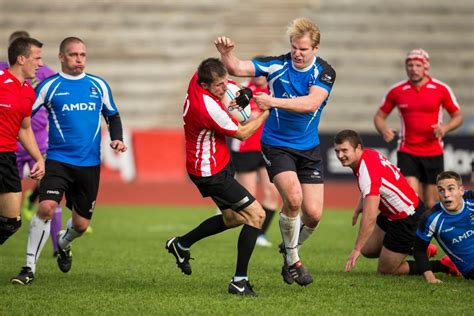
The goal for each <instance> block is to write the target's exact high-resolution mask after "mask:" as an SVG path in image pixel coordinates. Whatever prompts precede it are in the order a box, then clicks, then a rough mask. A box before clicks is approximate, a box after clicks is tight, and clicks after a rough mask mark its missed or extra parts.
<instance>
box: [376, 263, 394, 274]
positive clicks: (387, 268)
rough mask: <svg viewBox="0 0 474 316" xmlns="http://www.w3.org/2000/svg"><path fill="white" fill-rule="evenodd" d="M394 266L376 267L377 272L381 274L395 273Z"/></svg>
mask: <svg viewBox="0 0 474 316" xmlns="http://www.w3.org/2000/svg"><path fill="white" fill-rule="evenodd" d="M395 270H396V267H392V266H389V265H381V264H379V266H378V267H377V272H378V273H380V274H383V275H391V274H395Z"/></svg>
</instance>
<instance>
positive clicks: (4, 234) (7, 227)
mask: <svg viewBox="0 0 474 316" xmlns="http://www.w3.org/2000/svg"><path fill="white" fill-rule="evenodd" d="M20 227H21V218H8V217H3V216H0V245H3V243H4V242H5V241H6V240H7V239H8V238H10V236H12V235H13V234H14V233H16V232H17V231H18V229H20Z"/></svg>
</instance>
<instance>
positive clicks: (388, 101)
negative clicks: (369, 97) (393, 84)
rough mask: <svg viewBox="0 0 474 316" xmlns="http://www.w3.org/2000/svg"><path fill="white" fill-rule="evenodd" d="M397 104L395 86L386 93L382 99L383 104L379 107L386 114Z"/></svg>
mask: <svg viewBox="0 0 474 316" xmlns="http://www.w3.org/2000/svg"><path fill="white" fill-rule="evenodd" d="M395 105H396V104H395V88H392V89H390V91H388V92H387V94H386V95H385V97H384V99H383V100H382V105H380V108H379V109H380V110H381V111H382V112H384V113H385V114H389V113H390V112H392V110H393V108H394V107H395Z"/></svg>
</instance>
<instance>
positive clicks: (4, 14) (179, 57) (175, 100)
mask: <svg viewBox="0 0 474 316" xmlns="http://www.w3.org/2000/svg"><path fill="white" fill-rule="evenodd" d="M0 8H1V9H0V47H6V42H7V39H8V36H9V34H10V33H11V32H12V31H14V30H18V29H25V30H28V31H30V33H31V34H32V36H34V37H37V38H38V39H40V40H42V41H43V42H44V43H45V46H44V55H45V58H44V60H45V62H46V63H47V64H48V65H51V66H52V67H53V68H54V67H55V66H56V67H58V62H57V57H56V56H57V47H58V43H59V42H60V41H61V40H62V39H63V38H64V37H66V36H71V35H74V36H79V37H81V38H83V39H84V40H85V41H86V43H87V44H88V49H89V51H88V54H89V66H88V71H90V72H91V73H94V74H97V75H101V76H104V77H106V78H107V79H108V81H109V83H110V85H111V87H112V89H113V91H114V95H115V98H116V102H117V104H118V105H119V106H120V108H121V113H122V116H123V119H124V121H125V123H126V124H127V126H129V127H132V128H133V127H139V128H148V127H150V128H153V127H157V126H159V127H178V126H180V125H181V109H182V102H183V100H184V93H185V90H186V84H187V82H188V80H189V77H190V75H191V73H192V72H193V71H194V68H195V66H196V65H197V64H198V63H199V61H200V60H201V59H203V58H204V57H208V56H217V53H216V51H215V49H214V46H213V44H212V42H213V40H214V38H215V37H216V36H218V35H224V34H225V35H228V36H230V37H231V38H233V39H234V40H235V42H236V43H237V45H238V46H237V54H238V55H239V57H243V58H250V57H252V56H254V55H255V54H268V55H273V54H280V53H283V52H285V51H286V50H287V49H288V41H287V38H286V36H284V32H285V30H286V25H287V23H288V22H289V21H290V20H291V19H293V18H295V17H298V16H307V17H309V18H312V19H314V20H315V21H316V22H317V23H318V24H319V25H320V27H321V29H322V39H321V40H322V42H321V43H322V45H321V51H320V53H321V55H322V56H323V57H324V58H325V59H326V60H328V61H329V62H330V63H331V64H332V65H333V66H334V68H335V69H336V70H337V81H336V85H335V88H334V90H333V96H332V100H331V102H330V105H329V106H328V107H327V108H326V110H325V113H324V118H323V120H322V124H321V126H320V127H321V130H323V131H335V130H338V129H340V128H342V127H348V126H350V127H351V128H354V129H357V130H359V131H368V132H371V131H374V127H373V124H372V116H373V114H374V113H375V111H376V109H377V107H378V105H379V103H380V101H381V99H382V97H383V96H384V94H385V92H386V91H387V90H388V88H389V87H390V86H391V85H392V84H393V83H395V82H397V81H400V80H402V79H404V78H405V74H404V69H403V59H404V56H405V54H406V52H407V51H408V50H409V49H411V48H414V47H423V48H424V49H426V50H427V51H428V52H429V53H430V55H431V64H432V75H433V76H434V77H439V79H441V80H443V81H445V82H446V83H448V84H449V85H450V86H451V87H452V88H453V90H454V92H455V94H456V95H457V96H458V101H459V102H460V104H461V105H462V107H463V111H464V112H465V113H466V114H467V115H469V114H472V113H474V88H473V87H474V69H473V68H474V35H473V29H474V20H473V18H472V17H473V15H474V2H473V1H470V0H452V1H448V2H446V1H441V0H418V1H411V0H400V1H396V2H380V1H377V0H357V1H356V0H332V1H304V0H295V1H291V5H288V3H286V2H279V1H271V0H254V1H249V0H242V1H237V0H227V1H211V0H173V1H170V0H161V1H152V0H133V1H112V0H102V1H95V0H94V1H92V0H82V1H67V2H64V1H62V0H49V1H35V0H24V1H21V2H18V1H7V0H0ZM5 52H6V49H3V50H2V51H1V53H0V56H1V58H2V59H6V53H5ZM392 119H396V116H393V118H392ZM470 130H471V129H469V131H470Z"/></svg>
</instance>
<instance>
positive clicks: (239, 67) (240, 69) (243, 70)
mask: <svg viewBox="0 0 474 316" xmlns="http://www.w3.org/2000/svg"><path fill="white" fill-rule="evenodd" d="M214 45H216V48H217V50H218V51H219V53H220V54H221V60H222V62H223V63H224V65H225V67H226V68H227V71H228V72H229V74H230V75H232V76H237V77H255V67H254V66H253V63H252V61H250V60H240V59H239V58H237V57H236V56H235V55H234V53H233V52H232V51H233V49H234V47H235V44H234V42H233V41H232V40H231V39H230V38H228V37H225V36H219V37H218V38H217V39H216V40H215V41H214Z"/></svg>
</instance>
